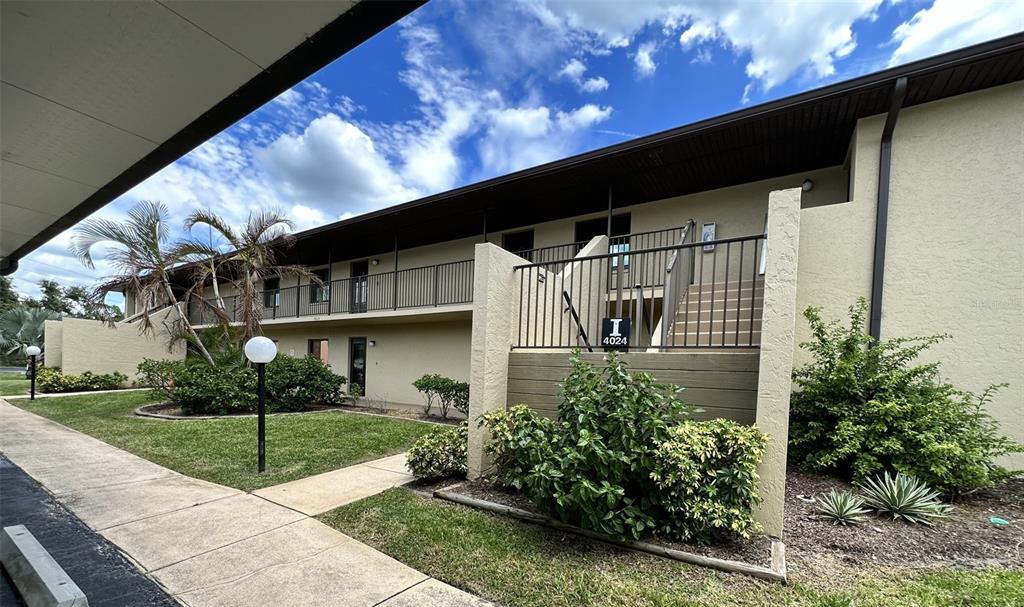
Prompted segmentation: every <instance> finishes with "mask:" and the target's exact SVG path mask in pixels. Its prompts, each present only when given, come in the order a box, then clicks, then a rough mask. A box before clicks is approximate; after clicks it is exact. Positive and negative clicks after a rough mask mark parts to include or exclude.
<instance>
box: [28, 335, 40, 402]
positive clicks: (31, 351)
mask: <svg viewBox="0 0 1024 607" xmlns="http://www.w3.org/2000/svg"><path fill="white" fill-rule="evenodd" d="M41 352H42V350H40V349H39V346H29V347H27V348H25V354H28V360H29V370H28V372H29V378H30V379H31V380H32V388H31V390H30V391H29V396H28V397H29V400H35V399H36V357H37V356H39V354H40V353H41Z"/></svg>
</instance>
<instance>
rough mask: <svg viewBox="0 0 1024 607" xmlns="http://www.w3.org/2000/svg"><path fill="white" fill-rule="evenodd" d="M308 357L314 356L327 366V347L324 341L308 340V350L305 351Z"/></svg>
mask: <svg viewBox="0 0 1024 607" xmlns="http://www.w3.org/2000/svg"><path fill="white" fill-rule="evenodd" d="M306 354H307V355H308V356H315V357H316V358H319V359H320V361H321V362H323V363H324V364H327V357H328V347H327V340H326V339H311V340H309V348H308V350H307V351H306Z"/></svg>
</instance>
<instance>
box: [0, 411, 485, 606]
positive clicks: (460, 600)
mask: <svg viewBox="0 0 1024 607" xmlns="http://www.w3.org/2000/svg"><path fill="white" fill-rule="evenodd" d="M0 451H2V452H3V453H4V454H5V455H6V456H7V457H8V458H10V459H11V460H12V461H13V462H14V463H16V464H17V465H18V466H20V467H21V468H22V469H23V470H24V471H25V472H26V473H28V474H29V475H31V476H32V477H34V478H35V479H36V480H37V481H39V482H40V483H42V485H43V486H45V487H46V488H47V489H48V490H50V491H51V492H52V493H54V494H55V495H56V497H57V499H58V500H60V501H61V502H62V503H64V504H65V505H66V506H67V507H68V508H69V509H70V510H71V511H73V512H74V513H75V514H76V515H77V516H78V517H79V518H81V519H82V520H83V521H84V522H85V523H86V524H87V525H89V526H90V527H91V528H93V529H95V530H97V531H99V532H100V533H101V534H102V535H103V536H104V537H106V538H107V539H108V540H109V541H111V542H112V543H114V544H115V545H117V546H118V547H119V548H120V549H121V550H122V551H123V552H124V553H125V554H126V555H128V556H129V557H130V558H131V559H133V561H134V562H135V563H136V564H137V565H138V566H139V568H140V569H142V570H143V571H144V572H145V573H147V574H148V575H150V576H151V577H152V578H153V579H155V580H157V581H158V582H159V583H160V584H162V585H163V586H164V587H165V588H166V589H167V590H168V592H170V593H171V594H172V595H173V596H174V597H175V598H176V599H178V600H180V601H181V602H183V603H185V604H186V605H194V606H203V605H353V606H367V607H370V606H375V605H383V606H387V607H396V606H403V605H422V606H431V605H436V606H442V605H444V606H455V605H476V606H480V605H487V604H488V603H486V602H485V601H482V600H481V599H479V598H477V597H474V596H472V595H470V594H467V593H465V592H462V591H461V590H458V589H456V588H453V587H451V586H448V585H447V584H443V583H441V582H439V581H437V580H434V579H432V578H429V577H428V576H426V575H424V574H422V573H420V572H418V571H416V570H415V569H412V568H410V567H407V566H406V565H403V564H402V563H400V562H398V561H396V560H394V559H392V558H391V557H388V556H386V555H384V554H382V553H380V552H377V551H376V550H374V549H372V548H370V547H369V546H366V545H364V544H361V543H359V542H357V541H355V540H353V539H352V538H350V537H348V536H346V535H344V534H342V533H339V532H338V531H336V530H334V529H332V528H330V527H328V526H326V525H324V524H322V523H320V522H319V521H317V520H315V519H311V518H309V517H308V516H307V515H306V514H304V513H303V512H300V511H298V510H295V509H292V508H289V507H286V506H283V505H280V504H279V503H274V502H272V501H269V500H268V499H264V498H263V497H260V496H259V495H253V494H247V493H244V492H241V491H238V490H236V489H232V488H229V487H223V486H220V485H216V484H213V483H208V482H205V481H201V480H197V479H193V478H189V477H186V476H183V475H181V474H178V473H176V472H174V471H172V470H168V469H167V468H163V467H162V466H158V465H156V464H154V463H152V462H149V461H147V460H144V459H142V458H139V457H137V456H135V455H132V454H130V453H127V452H125V451H122V450H120V449H117V448H115V447H112V446H110V445H108V444H106V443H104V442H102V441H99V440H97V439H94V438H92V437H90V436H87V435H85V434H81V433H79V432H76V431H74V430H71V429H69V428H66V427H64V426H61V425H60V424H57V423H55V422H52V421H49V420H47V419H44V418H42V417H39V416H36V415H33V414H31V413H28V412H26V411H23V410H21V409H18V408H17V407H14V406H12V405H10V404H8V403H6V402H3V401H2V400H0ZM379 465H381V466H389V467H391V468H392V470H382V469H379V468H377V469H375V468H371V467H369V465H368V464H365V465H363V466H361V467H360V468H361V469H360V470H359V471H358V472H359V475H366V474H368V473H369V471H373V470H376V471H377V472H383V473H386V474H385V475H384V476H385V477H386V478H389V479H391V480H396V481H397V480H400V479H401V478H402V476H403V473H402V472H401V471H400V469H398V468H397V464H396V462H395V461H391V462H389V463H383V464H379ZM338 472H342V471H338ZM329 474H334V473H329ZM321 476H323V475H321ZM373 476H378V475H373ZM341 477H344V475H340V476H339V478H341ZM350 478H357V477H350ZM296 482H300V481H296ZM293 484H294V483H286V484H285V485H282V486H279V487H285V486H287V485H293ZM274 489H278V491H277V495H276V496H275V497H276V498H277V499H278V500H280V501H281V502H284V503H288V502H289V501H291V500H292V498H294V497H295V495H296V493H295V492H294V487H293V490H292V491H285V490H281V489H280V488H269V489H267V490H264V491H268V492H270V493H271V494H274V491H273V490H274ZM318 499H319V498H318ZM356 499H358V498H356ZM326 501H329V500H326ZM312 502H315V503H319V504H324V503H325V499H320V501H317V500H313V501H312ZM303 507H305V508H306V509H307V510H310V511H315V510H316V509H318V508H320V507H323V506H322V505H319V506H318V505H312V506H311V505H310V504H306V505H305V506H303Z"/></svg>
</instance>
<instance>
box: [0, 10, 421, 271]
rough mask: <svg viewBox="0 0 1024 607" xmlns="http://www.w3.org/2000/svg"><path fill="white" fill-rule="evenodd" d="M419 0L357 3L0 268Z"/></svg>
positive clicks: (362, 39) (11, 266)
mask: <svg viewBox="0 0 1024 607" xmlns="http://www.w3.org/2000/svg"><path fill="white" fill-rule="evenodd" d="M425 3H426V0H363V1H361V2H359V3H357V4H356V5H355V6H353V7H352V8H350V9H349V10H347V11H346V12H344V13H342V14H341V15H339V16H338V17H337V18H336V19H334V21H331V22H330V23H328V24H327V25H325V26H324V27H323V28H322V29H320V31H318V32H317V33H315V34H313V35H312V36H310V37H309V38H307V39H306V40H305V41H304V42H302V43H301V44H299V46H296V47H295V48H293V49H292V50H291V51H289V52H288V53H287V54H285V55H284V56H283V57H281V58H280V59H278V60H277V61H275V62H274V63H273V64H272V65H270V66H269V67H268V68H267V69H265V70H264V71H262V72H260V73H259V74H257V75H256V76H254V77H253V78H252V79H251V80H249V81H248V82H246V83H245V84H243V85H242V86H240V87H239V88H238V90H236V91H235V92H234V93H231V94H230V95H229V96H228V97H226V98H225V99H223V100H221V101H220V102H218V103H217V105H215V106H213V107H212V108H210V109H209V110H208V111H207V112H206V113H204V114H203V115H202V116H200V117H198V118H196V119H195V120H193V121H192V122H191V123H189V124H188V125H187V126H185V127H184V128H183V129H181V130H180V131H178V132H177V133H175V134H174V135H172V136H171V137H170V138H169V139H167V141H165V142H163V143H162V144H160V145H159V146H157V148H156V149H154V150H153V151H152V152H150V153H149V154H147V155H146V156H144V157H143V158H142V159H141V160H139V161H138V162H136V163H135V164H133V165H132V166H130V167H128V168H127V169H126V170H125V171H124V172H122V173H121V174H120V175H118V176H117V177H115V178H114V179H112V180H111V181H110V182H108V183H107V184H106V185H104V186H103V187H101V188H100V189H98V190H97V191H96V192H94V193H93V194H92V195H91V196H89V197H88V198H86V199H85V200H84V201H82V202H81V203H79V205H78V206H76V207H75V208H74V209H72V210H71V211H69V212H68V213H66V214H65V215H64V216H63V217H61V218H60V219H58V220H57V221H55V222H53V223H52V224H50V226H48V227H47V228H46V229H44V230H43V231H41V232H40V233H39V234H37V235H36V236H35V237H33V238H32V239H31V240H29V241H28V242H26V243H25V244H23V245H21V246H20V247H18V248H17V249H15V250H14V251H12V252H11V253H10V254H9V255H7V256H6V257H5V258H3V259H2V260H0V273H2V274H4V275H6V274H9V273H11V272H13V271H14V270H15V269H16V268H17V267H18V263H17V261H18V260H19V259H21V258H22V257H25V256H26V255H28V254H29V253H31V252H32V251H34V250H35V249H37V248H39V247H40V246H42V245H44V244H46V243H47V242H48V241H49V240H50V239H52V238H54V237H55V236H57V235H58V234H60V233H61V232H63V231H64V230H67V229H68V228H71V227H72V226H74V225H75V224H77V223H78V222H80V221H82V220H83V219H85V218H86V217H88V216H89V215H91V214H92V213H93V212H95V211H97V210H99V209H100V208H102V207H103V206H105V205H107V204H108V203H109V202H111V201H112V200H114V199H115V198H117V197H118V196H120V195H122V194H124V193H125V192H127V191H128V190H130V189H132V188H133V187H135V186H136V185H138V184H139V183H141V182H143V181H145V180H146V179H147V178H149V177H151V176H152V175H153V174H155V173H156V172H157V171H159V170H160V169H162V168H164V167H166V166H167V165H169V164H171V163H173V162H174V161H176V160H178V159H179V158H181V157H182V156H184V155H185V154H187V153H189V152H191V151H192V150H193V149H195V148H196V147H198V146H199V145H201V144H202V143H204V142H205V141H207V140H208V139H210V138H212V137H214V136H215V135H217V134H218V133H220V132H221V131H223V130H224V129H226V128H228V127H230V126H231V125H233V124H234V123H236V122H238V121H239V120H241V119H242V118H244V117H246V116H248V115H249V114H250V113H252V112H253V111H255V110H257V109H259V108H260V107H261V106H262V105H263V104H265V103H267V102H268V101H270V100H271V99H273V98H274V97H277V96H278V95H280V94H281V93H283V92H284V91H286V90H288V89H289V88H291V87H292V86H294V85H296V84H298V83H299V82H301V81H302V80H304V79H306V78H307V77H309V76H310V75H311V74H313V73H314V72H316V71H317V70H319V69H321V68H323V67H324V66H326V65H327V64H329V63H330V62H332V61H334V60H335V59H337V58H338V57H340V56H342V55H344V54H345V53H347V52H349V51H350V50H352V49H354V48H355V47H357V46H359V45H360V44H362V43H363V42H365V41H367V40H369V39H370V38H371V37H373V36H374V35H375V34H377V33H378V32H380V31H381V30H383V29H385V28H387V27H388V26H390V25H392V24H394V23H395V22H396V21H398V20H399V19H401V18H402V17H404V16H406V15H408V14H409V13H411V12H412V11H414V10H415V9H417V8H419V7H420V6H422V5H423V4H425Z"/></svg>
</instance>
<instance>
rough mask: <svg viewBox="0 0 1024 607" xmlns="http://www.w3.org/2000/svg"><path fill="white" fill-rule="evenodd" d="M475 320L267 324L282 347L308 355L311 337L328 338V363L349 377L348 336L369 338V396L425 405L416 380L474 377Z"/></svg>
mask: <svg viewBox="0 0 1024 607" xmlns="http://www.w3.org/2000/svg"><path fill="white" fill-rule="evenodd" d="M470 331H471V321H470V320H469V319H468V318H466V319H464V320H455V321H436V320H435V321H432V322H418V323H417V322H402V323H391V324H385V323H380V324H363V323H358V324H357V323H354V322H352V321H347V322H343V323H337V324H334V323H328V322H322V323H317V324H316V325H315V326H303V327H281V326H273V325H264V326H263V333H264V335H266V336H267V337H269V338H271V339H274V340H277V342H278V351H279V352H280V353H281V354H283V355H288V356H305V355H306V353H307V352H308V351H309V350H308V348H309V340H310V339H327V340H328V362H329V363H330V365H331V368H332V369H334V371H335V373H338V374H341V375H344V376H346V377H348V376H349V338H351V337H365V338H366V339H367V342H369V340H373V341H374V342H375V343H376V345H374V346H373V347H367V349H366V395H367V396H368V397H370V398H373V399H378V400H385V401H387V402H390V403H402V404H420V402H421V398H420V394H419V392H417V391H416V389H415V388H413V387H412V382H413V381H415V380H416V379H418V378H419V377H421V376H422V375H424V374H425V373H439V374H441V375H444V376H447V377H451V378H454V379H457V380H460V381H468V380H469V356H470Z"/></svg>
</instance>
